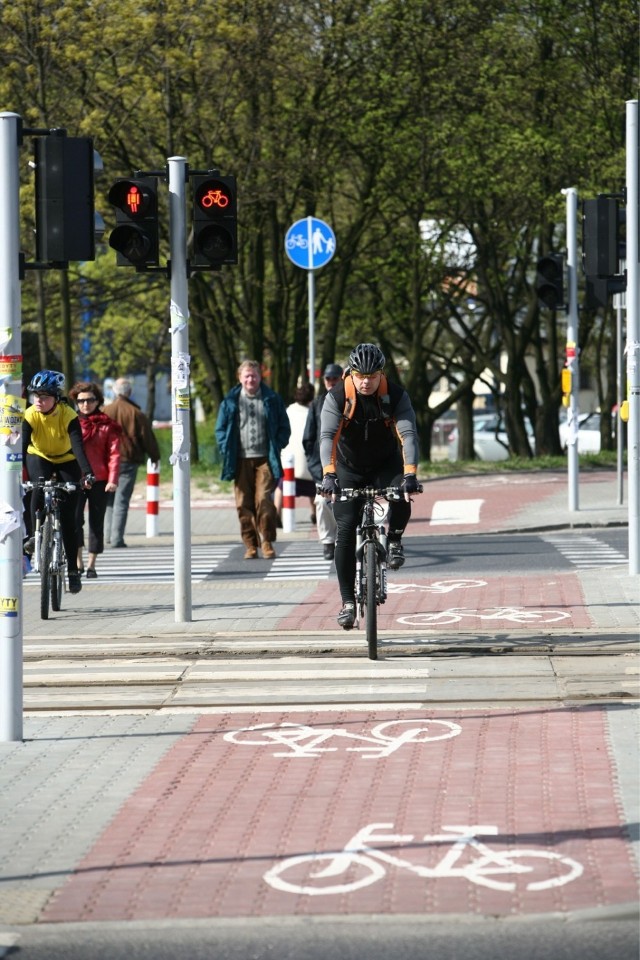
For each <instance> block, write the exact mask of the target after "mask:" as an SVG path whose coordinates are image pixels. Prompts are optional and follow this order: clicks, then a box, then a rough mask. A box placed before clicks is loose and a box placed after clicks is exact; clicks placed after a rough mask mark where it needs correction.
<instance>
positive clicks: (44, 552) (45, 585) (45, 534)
mask: <svg viewBox="0 0 640 960" xmlns="http://www.w3.org/2000/svg"><path fill="white" fill-rule="evenodd" d="M52 550H53V525H52V523H51V517H50V516H48V517H47V518H46V520H45V521H44V523H43V525H42V531H41V533H40V617H41V618H42V619H43V620H48V619H49V596H50V590H51V553H52Z"/></svg>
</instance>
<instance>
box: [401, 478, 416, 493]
mask: <svg viewBox="0 0 640 960" xmlns="http://www.w3.org/2000/svg"><path fill="white" fill-rule="evenodd" d="M418 488H419V485H418V478H417V477H416V475H415V473H405V475H404V479H403V481H402V483H401V484H400V489H401V490H402V492H403V493H417V492H418Z"/></svg>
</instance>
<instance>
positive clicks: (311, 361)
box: [307, 217, 316, 387]
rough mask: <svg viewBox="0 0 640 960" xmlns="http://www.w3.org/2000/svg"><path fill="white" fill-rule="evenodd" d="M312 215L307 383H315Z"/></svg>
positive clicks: (309, 226)
mask: <svg viewBox="0 0 640 960" xmlns="http://www.w3.org/2000/svg"><path fill="white" fill-rule="evenodd" d="M312 226H313V217H307V249H308V251H309V269H308V271H307V297H308V300H309V383H312V384H313V386H314V387H315V385H316V346H315V344H316V333H315V325H316V324H315V308H314V303H315V298H316V293H315V282H314V276H313V248H312V243H313V236H312Z"/></svg>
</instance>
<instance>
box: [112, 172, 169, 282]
mask: <svg viewBox="0 0 640 960" xmlns="http://www.w3.org/2000/svg"><path fill="white" fill-rule="evenodd" d="M109 203H110V204H112V206H114V207H115V208H116V226H115V228H114V229H113V230H112V231H111V236H110V237H109V246H110V247H113V249H114V250H115V251H116V254H117V264H118V266H119V267H122V266H125V267H130V266H134V267H135V268H136V270H137V271H142V270H145V269H146V268H147V267H149V266H152V267H153V266H157V265H158V255H159V243H158V232H159V225H158V178H157V177H137V178H133V179H126V178H121V179H119V180H116V181H115V183H114V184H113V186H112V187H111V189H110V190H109Z"/></svg>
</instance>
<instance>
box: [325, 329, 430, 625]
mask: <svg viewBox="0 0 640 960" xmlns="http://www.w3.org/2000/svg"><path fill="white" fill-rule="evenodd" d="M385 362H386V361H385V356H384V354H383V352H382V350H380V348H379V347H377V346H376V345H375V344H373V343H359V344H358V346H357V347H355V349H354V350H353V351H352V352H351V354H350V355H349V369H348V371H347V373H346V374H345V377H344V378H343V379H342V380H341V381H340V382H339V383H338V384H337V385H336V386H334V387H333V388H332V390H331V391H330V392H329V393H328V394H327V397H326V399H325V401H324V404H323V407H322V413H321V416H320V459H321V461H322V471H323V480H322V492H323V494H324V496H325V497H330V498H331V499H332V501H333V511H334V514H335V518H336V523H337V528H338V535H337V540H336V547H335V563H336V573H337V575H338V584H339V587H340V596H341V598H342V608H341V610H340V612H339V614H338V623H339V624H340V626H341V627H343V628H344V629H345V630H350V629H351V628H352V627H353V625H354V623H355V617H356V610H355V574H356V558H355V547H356V527H357V525H358V521H359V519H360V515H361V512H362V502H361V500H359V499H358V500H340V499H337V498H336V495H337V494H338V495H339V492H340V488H341V487H367V486H372V487H388V486H397V487H401V489H402V490H403V491H404V494H405V497H404V499H403V500H394V501H392V502H391V503H390V505H389V515H388V524H389V553H388V566H389V569H391V570H398V569H400V567H401V566H402V565H403V564H404V559H405V558H404V549H403V545H402V534H403V533H404V531H405V528H406V526H407V523H408V522H409V518H410V516H411V499H410V494H412V493H417V492H418V478H417V468H418V432H417V428H416V418H415V413H414V410H413V407H412V405H411V400H410V399H409V395H408V394H407V392H406V390H405V389H404V388H403V387H401V386H400V385H399V384H395V383H391V382H389V381H387V378H386V377H385V376H384V374H383V369H384V365H385Z"/></svg>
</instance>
